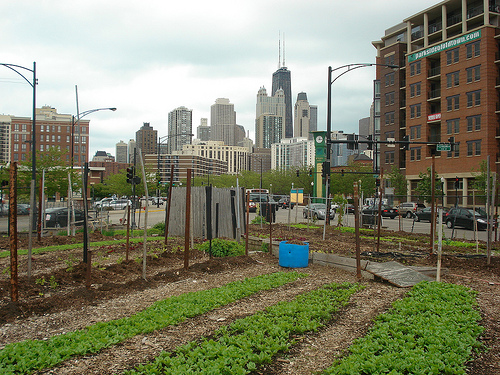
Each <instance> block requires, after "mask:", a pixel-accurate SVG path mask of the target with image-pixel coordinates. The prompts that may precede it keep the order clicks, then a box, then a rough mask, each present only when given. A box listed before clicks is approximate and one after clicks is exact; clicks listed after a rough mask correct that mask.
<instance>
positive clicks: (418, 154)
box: [410, 147, 422, 161]
mask: <svg viewBox="0 0 500 375" xmlns="http://www.w3.org/2000/svg"><path fill="white" fill-rule="evenodd" d="M410 160H411V161H419V160H422V147H414V148H411V149H410Z"/></svg>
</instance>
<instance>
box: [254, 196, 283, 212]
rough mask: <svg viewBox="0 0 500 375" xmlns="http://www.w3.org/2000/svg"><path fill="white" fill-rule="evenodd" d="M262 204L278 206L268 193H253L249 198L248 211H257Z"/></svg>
mask: <svg viewBox="0 0 500 375" xmlns="http://www.w3.org/2000/svg"><path fill="white" fill-rule="evenodd" d="M261 203H264V204H265V203H270V204H276V205H277V204H278V203H277V202H275V201H274V200H273V198H272V197H270V196H269V194H267V193H252V194H250V196H249V202H248V209H249V211H250V212H256V211H257V204H261Z"/></svg>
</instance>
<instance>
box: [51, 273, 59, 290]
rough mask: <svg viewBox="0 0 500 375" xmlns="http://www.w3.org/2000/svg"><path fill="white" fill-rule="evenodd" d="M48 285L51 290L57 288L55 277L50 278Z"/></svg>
mask: <svg viewBox="0 0 500 375" xmlns="http://www.w3.org/2000/svg"><path fill="white" fill-rule="evenodd" d="M49 284H50V287H51V288H52V289H56V288H57V287H58V286H59V283H58V282H57V281H56V277H55V276H54V275H52V276H50V279H49Z"/></svg>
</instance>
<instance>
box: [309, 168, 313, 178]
mask: <svg viewBox="0 0 500 375" xmlns="http://www.w3.org/2000/svg"><path fill="white" fill-rule="evenodd" d="M312 175H313V170H312V169H309V177H312Z"/></svg>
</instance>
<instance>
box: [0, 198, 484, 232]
mask: <svg viewBox="0 0 500 375" xmlns="http://www.w3.org/2000/svg"><path fill="white" fill-rule="evenodd" d="M302 210H303V208H302V207H295V208H293V209H292V210H289V209H279V210H278V211H277V213H276V222H277V223H282V224H288V223H290V224H295V223H304V224H305V223H307V222H308V221H307V219H305V218H304V217H303V215H302ZM91 215H95V213H91ZM255 216H256V214H255V213H252V212H251V213H250V221H252V220H253V218H255ZM103 217H104V219H105V220H106V222H108V223H110V224H119V223H120V219H124V218H125V210H117V211H107V212H104V213H103ZM337 219H338V215H337V216H336V218H335V219H334V220H333V221H332V223H331V225H337ZM162 221H165V206H160V207H159V208H157V207H156V206H155V205H154V206H153V205H150V206H149V207H148V227H152V226H153V225H155V224H156V223H158V222H162ZM135 222H136V224H138V226H139V227H142V225H143V223H144V211H143V210H142V211H141V212H140V213H139V211H137V212H136V218H135ZM309 222H310V223H311V221H309ZM316 225H324V221H323V220H318V221H317V222H316ZM343 225H344V226H349V227H353V226H354V215H353V214H348V215H346V216H344V218H343ZM17 226H18V231H20V232H23V231H27V230H28V216H25V215H24V216H19V217H18V224H17ZM382 228H384V229H388V230H393V231H398V230H401V231H405V232H412V233H424V234H429V233H430V223H428V222H415V221H413V219H407V218H395V219H389V218H382ZM7 229H8V218H7V217H5V216H4V217H0V231H1V232H3V233H6V232H7ZM63 230H64V229H63ZM443 236H444V237H445V238H452V229H448V228H446V226H444V228H443ZM478 236H479V240H480V241H486V232H485V231H479V232H478ZM453 238H454V239H457V240H460V239H466V240H475V238H474V231H472V230H468V229H462V228H456V229H455V230H454V231H453Z"/></svg>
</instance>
